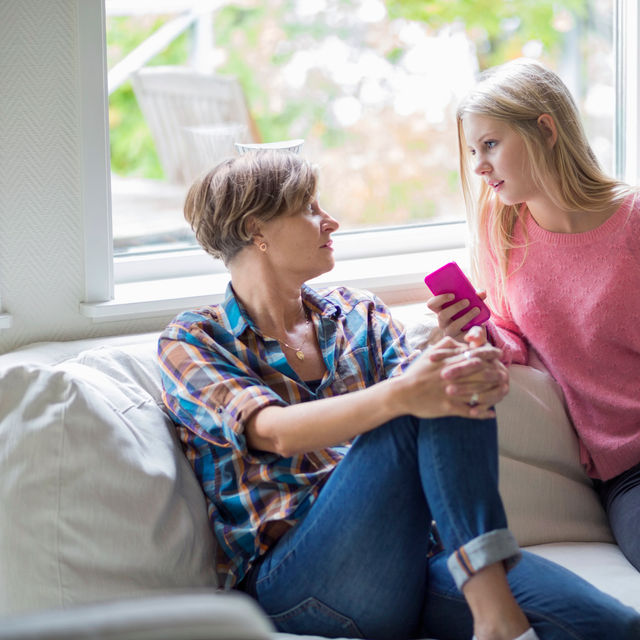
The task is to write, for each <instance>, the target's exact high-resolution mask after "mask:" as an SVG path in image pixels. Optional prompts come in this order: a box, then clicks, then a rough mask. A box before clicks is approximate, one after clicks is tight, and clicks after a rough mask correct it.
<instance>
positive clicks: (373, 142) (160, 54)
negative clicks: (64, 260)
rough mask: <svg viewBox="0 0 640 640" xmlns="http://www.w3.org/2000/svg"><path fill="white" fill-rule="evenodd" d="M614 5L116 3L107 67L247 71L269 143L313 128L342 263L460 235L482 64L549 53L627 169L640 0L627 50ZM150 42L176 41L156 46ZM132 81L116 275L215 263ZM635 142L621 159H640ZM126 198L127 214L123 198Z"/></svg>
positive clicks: (629, 24)
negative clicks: (466, 148) (168, 175)
mask: <svg viewBox="0 0 640 640" xmlns="http://www.w3.org/2000/svg"><path fill="white" fill-rule="evenodd" d="M95 1H97V0H95ZM615 4H616V3H615V2H614V0H588V1H587V0H585V1H579V0H564V1H553V2H552V1H551V0H549V1H541V2H538V3H530V2H526V1H524V0H522V1H517V0H509V1H505V2H495V3H493V4H492V12H491V15H488V16H487V15H477V11H476V13H475V14H474V13H473V6H474V5H476V6H478V5H479V3H462V2H460V3H456V2H450V1H447V2H445V1H444V0H443V1H442V2H438V1H435V0H434V2H430V3H428V7H429V9H425V7H427V5H426V4H425V3H422V2H418V1H417V0H416V1H414V0H387V2H386V3H384V4H383V3H382V2H380V1H379V0H317V1H313V2H312V1H310V0H268V1H260V2H258V1H257V0H245V1H243V2H242V3H234V2H231V1H229V2H225V1H222V2H217V3H213V2H196V1H195V0H194V1H191V2H187V1H186V0H185V1H184V2H178V1H171V0H156V1H155V2H153V3H151V2H136V3H124V2H122V1H117V0H106V12H107V16H106V27H105V28H106V31H107V33H108V34H109V38H108V41H109V47H110V50H109V51H110V55H109V58H110V60H109V66H110V77H113V72H114V70H115V69H117V68H118V67H119V68H120V71H122V69H123V62H125V63H126V64H125V65H124V66H125V67H126V66H127V64H128V65H129V66H130V70H131V71H133V70H135V69H136V68H138V67H140V66H154V65H167V64H179V65H194V66H196V67H200V68H201V67H202V66H203V65H204V66H205V67H207V65H208V69H209V70H215V72H216V73H224V74H226V75H233V76H235V77H237V78H239V79H240V81H241V85H242V87H243V89H244V92H245V95H246V97H247V101H248V103H249V106H250V108H251V112H252V114H253V117H254V119H255V121H256V124H257V127H258V129H259V130H260V132H261V134H262V138H263V140H265V141H268V140H274V139H283V138H297V137H302V138H305V140H306V143H305V150H306V152H307V153H308V154H309V155H310V156H311V157H313V159H314V160H315V161H317V162H318V163H319V164H320V166H321V171H322V183H321V189H322V194H321V195H322V200H323V203H324V204H325V206H326V207H327V208H328V209H330V210H331V211H332V212H334V213H335V214H336V215H337V216H338V217H339V218H340V219H341V222H342V228H343V230H344V232H343V235H342V236H341V238H339V239H338V242H337V243H336V244H338V245H339V247H340V246H341V247H343V248H344V249H343V251H342V254H341V253H340V251H338V257H339V258H341V257H342V258H344V257H349V256H353V255H355V256H356V257H357V256H358V255H360V256H361V257H362V256H364V255H370V254H372V253H373V254H375V253H382V254H385V253H386V254H389V255H393V254H398V253H402V254H406V253H410V252H418V251H421V252H424V251H425V250H429V249H431V248H436V249H438V248H440V249H443V250H448V249H450V248H452V247H454V246H458V247H461V246H462V245H463V243H464V225H463V224H461V223H460V222H455V221H456V220H458V221H459V220H461V219H462V216H463V213H462V203H461V201H460V196H459V186H458V176H457V158H456V151H455V132H454V129H453V111H454V107H455V103H456V101H457V98H458V97H459V96H460V94H461V93H463V92H464V91H465V90H466V88H467V87H468V86H470V84H471V82H472V81H473V75H474V72H475V71H476V67H480V68H484V67H486V66H491V65H493V64H496V63H499V62H501V61H503V60H505V59H508V58H511V57H516V56H519V55H528V56H531V57H538V58H540V59H542V60H543V61H544V62H546V63H547V64H549V65H550V66H552V67H553V68H555V69H556V70H557V71H558V72H559V73H560V74H561V75H562V76H563V78H564V79H565V81H566V82H567V84H568V85H569V86H570V87H571V88H572V90H573V93H574V95H575V96H576V97H577V98H578V101H579V103H580V107H581V110H582V113H583V116H584V117H585V121H586V125H587V128H588V130H589V136H590V140H591V141H592V143H593V146H594V149H595V151H596V153H597V154H598V156H599V158H600V160H601V162H602V164H603V165H604V166H605V168H606V169H607V170H609V171H612V170H613V169H614V167H615V168H616V169H619V168H620V167H622V164H621V160H620V157H619V156H616V153H618V154H619V153H620V149H619V147H620V146H619V145H618V147H617V148H616V146H615V145H614V135H613V132H614V117H615V118H617V130H618V132H620V131H621V130H622V128H623V126H624V127H627V126H628V122H629V120H630V119H631V120H632V121H634V119H635V117H636V111H637V110H636V108H635V106H634V103H633V98H634V97H635V98H636V99H637V96H635V94H633V91H630V90H629V82H628V78H630V77H633V78H635V73H636V65H637V62H636V60H637V56H636V58H634V57H633V55H629V54H628V51H629V47H630V46H633V45H632V44H631V45H630V43H633V42H635V41H636V34H637V8H636V7H637V2H619V3H618V4H619V5H621V6H622V7H623V10H624V12H625V15H626V16H627V18H626V19H625V21H623V24H622V26H621V24H618V25H617V30H616V39H617V44H618V49H617V52H616V50H614V27H615V26H616V24H615V21H614V16H615V6H614V5H615ZM205 5H206V7H205ZM480 6H482V5H480ZM207 7H208V8H209V9H211V8H212V7H215V9H214V10H212V13H211V27H210V28H208V27H203V23H202V21H201V20H197V19H195V18H194V16H199V17H202V15H204V14H202V13H199V11H202V10H203V8H207ZM431 10H433V11H432V12H431V13H429V11H431ZM463 10H464V11H466V13H465V12H463ZM133 11H135V12H136V13H135V14H134V13H133ZM145 11H146V14H145ZM634 11H635V13H634ZM421 12H422V13H421ZM485 13H486V12H485ZM620 15H621V11H619V12H618V16H620ZM634 20H635V22H634ZM114 25H117V29H119V33H120V35H119V36H118V37H115V36H114V34H115V33H116V31H117V29H116V28H115V27H114ZM114 29H116V30H115V31H114ZM197 33H200V34H201V36H200V39H198V37H197V36H196V35H195V34H197ZM158 34H160V35H158ZM172 34H173V35H172ZM202 34H205V35H202ZM149 36H152V37H156V43H157V42H159V41H160V40H162V39H163V38H164V39H165V40H166V45H165V46H164V47H163V48H161V49H160V50H159V51H155V52H153V53H152V54H149V52H148V51H145V50H144V48H145V44H144V43H145V42H147V43H148V37H149ZM211 41H213V47H212V48H211V47H210V48H209V49H206V47H204V48H203V42H204V44H205V45H207V42H209V43H210V42H211ZM198 42H199V43H200V44H199V45H198V46H196V45H197V43H198ZM116 43H117V47H116V49H117V50H116V49H114V48H113V47H115V46H116ZM207 46H209V45H207ZM203 51H205V53H203ZM623 53H624V54H625V55H624V59H623V55H622V54H623ZM134 54H135V55H134ZM616 54H617V57H616ZM136 56H137V60H138V64H137V66H136V64H131V63H132V58H136ZM616 60H618V66H617V67H616ZM133 62H135V60H133ZM263 62H266V63H267V65H268V66H267V68H266V69H267V70H265V69H264V68H260V64H261V63H263ZM325 63H327V64H325ZM125 70H126V69H125ZM616 74H617V78H616ZM621 74H626V75H625V76H624V77H625V78H626V80H625V82H622V80H621V78H622V76H621ZM121 80H122V82H121V84H120V86H119V88H118V89H116V90H115V91H113V92H112V94H111V97H110V105H109V114H110V117H111V141H112V176H113V180H112V190H113V200H114V207H113V221H114V225H113V236H114V247H115V256H116V257H115V278H116V282H133V281H137V280H143V279H153V278H161V277H169V276H175V277H181V276H184V275H188V274H194V273H195V274H197V273H203V272H210V271H211V270H212V267H211V262H212V261H211V259H210V258H208V257H207V256H204V257H203V254H202V252H199V251H198V250H195V249H191V248H189V246H190V242H191V239H190V237H189V232H188V231H187V230H186V229H185V224H184V222H183V220H182V215H181V211H180V209H181V204H182V198H183V195H184V190H185V185H184V184H183V185H176V184H172V183H171V182H170V181H168V180H166V179H165V178H164V171H165V170H164V169H163V167H162V165H161V163H160V161H159V159H158V156H157V155H155V157H154V154H155V152H154V150H153V138H152V136H151V133H150V131H149V130H148V129H147V130H145V127H146V126H147V125H146V124H145V122H144V118H143V117H142V114H141V113H140V112H138V115H137V116H136V117H137V120H138V122H137V124H136V125H135V127H133V128H130V129H129V130H128V131H127V127H132V124H131V122H130V121H128V118H129V117H130V114H131V113H134V112H135V111H136V109H137V104H136V100H135V96H134V93H133V90H132V89H131V86H130V84H129V78H128V77H127V74H126V73H124V74H121ZM614 81H616V83H617V86H618V88H619V87H621V86H623V85H624V86H626V87H627V92H626V94H625V96H624V97H622V96H617V100H618V104H619V105H620V104H621V101H622V100H624V101H626V102H624V104H625V105H626V106H625V108H624V109H622V108H618V109H615V100H614V86H616V84H615V83H614ZM634 86H635V87H637V83H636V84H635V85H634ZM434 88H436V89H437V90H435V89H434ZM427 89H429V90H427ZM118 93H119V95H120V97H118ZM636 93H637V91H636ZM127 104H128V105H129V108H128V109H126V108H123V105H125V106H126V105H127ZM120 127H123V128H122V129H120ZM618 137H619V138H620V136H618ZM122 141H125V142H126V145H125V146H126V148H127V151H126V153H124V152H123V151H122ZM626 142H627V148H626V150H625V151H624V157H625V158H635V156H634V155H633V149H631V144H632V143H631V142H630V141H629V139H628V138H627V139H626ZM133 151H136V153H133ZM138 151H139V153H138ZM123 153H124V155H123V156H122V155H121V157H116V155H117V154H123ZM635 153H636V155H637V151H636V152H635ZM127 154H129V155H127ZM123 157H124V159H125V161H124V162H122V158H123ZM633 162H635V160H633ZM631 164H632V162H630V161H629V160H627V163H626V166H627V170H628V169H629V167H630V166H631ZM144 184H147V185H149V184H150V185H151V187H152V190H151V194H152V196H153V199H154V200H153V202H152V204H151V207H150V208H149V209H147V213H146V214H143V212H144V211H145V206H143V205H142V202H143V201H142V200H140V198H142V196H143V195H144V192H145V190H144V189H142V190H137V186H139V185H144ZM147 193H148V192H147ZM127 200H128V202H129V203H130V204H129V208H126V207H125V208H121V204H122V203H123V202H127ZM131 203H132V204H133V206H130V205H131ZM141 214H142V215H141ZM145 215H146V218H145ZM426 224H430V225H435V226H425V225H426ZM381 225H385V231H384V232H382V233H380V232H379V231H376V229H377V228H380V226H381ZM388 225H391V226H392V227H393V231H390V230H389V227H388ZM362 233H366V234H367V236H366V241H363V236H362V235H360V234H362ZM354 239H355V240H356V242H353V240H354ZM354 246H355V247H356V253H355V254H352V253H351V254H350V253H349V252H350V251H352V250H353V247H354ZM358 251H359V252H360V253H358Z"/></svg>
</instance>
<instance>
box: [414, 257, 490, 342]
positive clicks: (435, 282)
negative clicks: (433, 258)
mask: <svg viewBox="0 0 640 640" xmlns="http://www.w3.org/2000/svg"><path fill="white" fill-rule="evenodd" d="M424 282H425V284H426V285H427V287H429V289H430V290H431V293H433V295H434V296H439V295H440V294H442V293H453V294H455V296H456V297H455V299H454V300H452V301H451V302H447V304H445V305H444V307H448V306H449V305H452V304H455V303H456V302H458V300H463V299H465V298H466V299H467V300H468V301H469V303H470V304H469V306H468V307H466V309H463V310H462V311H460V313H456V315H455V316H453V318H452V319H453V320H456V319H457V318H460V317H461V316H463V315H464V314H465V313H467V312H468V311H469V310H470V309H472V308H473V307H478V308H479V309H480V313H479V314H478V315H477V316H476V317H475V318H474V319H473V320H471V322H467V324H466V325H465V326H464V327H462V330H463V331H467V330H468V329H470V328H471V327H473V326H474V325H482V324H484V323H485V322H486V321H487V320H488V319H489V318H490V317H491V312H490V311H489V307H487V305H486V304H485V303H484V302H483V301H482V300H481V299H480V298H479V297H478V294H477V293H476V290H475V288H474V287H473V285H472V284H471V282H469V279H468V278H467V276H465V275H464V273H463V271H462V269H461V268H460V267H459V266H458V265H457V264H456V263H455V262H447V264H445V265H444V266H443V267H440V268H439V269H436V270H435V271H434V272H433V273H430V274H429V275H428V276H426V277H425V279H424ZM444 307H443V308H444Z"/></svg>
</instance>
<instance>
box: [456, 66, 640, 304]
mask: <svg viewBox="0 0 640 640" xmlns="http://www.w3.org/2000/svg"><path fill="white" fill-rule="evenodd" d="M468 113H474V114H477V115H481V116H485V117H489V118H494V119H497V120H501V121H503V122H506V123H508V125H509V126H510V127H511V128H512V129H513V130H514V131H516V132H517V133H518V134H519V135H520V136H521V138H522V141H523V143H524V145H525V149H526V152H527V154H528V156H529V163H530V166H531V171H532V178H533V180H534V182H535V184H536V185H537V186H538V187H539V188H540V189H544V190H545V191H546V192H547V193H548V194H549V196H550V197H551V199H552V201H553V202H554V204H556V205H557V206H558V207H560V208H562V209H565V210H571V211H585V212H604V211H606V210H608V209H609V208H610V207H611V205H612V203H613V202H614V201H615V200H616V199H618V198H620V197H621V196H622V195H623V194H624V193H625V192H627V191H629V187H628V186H626V185H624V184H623V183H621V182H619V181H617V180H614V179H612V178H610V177H608V176H607V175H606V174H605V173H604V172H603V171H602V169H601V168H600V165H599V164H598V161H597V159H596V156H595V154H594V153H593V151H592V149H591V147H590V146H589V142H588V141H587V137H586V135H585V132H584V129H583V126H582V123H581V120H580V114H579V111H578V108H577V106H576V104H575V102H574V100H573V98H572V96H571V94H570V92H569V90H568V89H567V87H566V85H565V84H564V83H563V82H562V80H561V79H560V77H559V76H558V75H557V74H555V73H554V72H553V71H550V70H549V69H547V68H546V67H544V66H543V65H542V64H540V63H538V62H536V61H533V60H526V59H522V58H521V59H518V60H513V61H511V62H507V63H505V64H503V65H500V66H497V67H493V68H491V69H489V70H487V71H485V72H484V73H482V74H481V76H480V78H479V82H478V84H477V85H476V86H475V88H474V89H473V90H472V91H471V92H470V93H469V94H468V95H467V96H466V97H465V98H464V99H463V100H462V102H461V103H460V105H459V106H458V110H457V113H456V118H457V125H458V147H459V149H458V150H459V155H460V176H461V179H462V190H463V194H464V199H465V204H466V208H467V216H468V218H469V227H470V236H471V251H472V264H473V271H474V274H475V276H476V277H477V278H478V279H479V282H480V284H481V285H482V286H485V287H486V286H487V285H488V284H489V283H488V282H483V276H482V274H483V272H484V273H491V271H490V270H487V266H488V261H490V262H491V264H492V265H493V273H492V275H493V277H494V279H495V282H496V286H495V292H496V295H497V300H492V301H491V302H492V303H493V306H494V307H495V305H496V303H498V305H499V306H501V305H502V304H503V303H504V291H505V286H506V281H507V278H508V276H509V274H510V272H511V273H512V272H513V269H514V266H513V265H511V266H510V265H509V252H510V250H511V249H513V248H515V244H514V227H515V224H516V221H517V219H518V216H519V215H521V214H522V213H524V212H525V211H526V206H524V203H521V204H519V205H504V204H502V203H501V202H500V201H499V199H498V198H497V196H496V195H495V193H493V191H492V189H491V187H489V185H487V184H485V183H484V182H482V184H481V185H480V186H479V187H478V186H477V181H476V180H475V178H474V172H473V167H472V166H471V156H470V154H469V150H468V148H467V143H466V140H465V137H464V129H463V126H462V120H463V118H464V116H465V114H468ZM542 114H548V115H550V116H551V117H552V118H553V120H554V122H555V125H556V129H557V135H558V137H557V141H556V143H555V144H554V145H553V147H552V148H551V149H550V148H549V147H548V145H547V137H546V136H545V135H544V132H543V131H542V130H541V128H540V126H539V125H538V118H539V117H540V116H541V115H542ZM481 265H482V268H481ZM515 268H517V266H515Z"/></svg>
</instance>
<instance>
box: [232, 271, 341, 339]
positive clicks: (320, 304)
mask: <svg viewBox="0 0 640 640" xmlns="http://www.w3.org/2000/svg"><path fill="white" fill-rule="evenodd" d="M301 294H302V300H303V302H304V304H305V306H307V307H308V308H309V309H310V310H311V311H312V312H314V313H317V314H319V315H321V316H323V317H326V318H331V319H336V318H338V317H339V316H340V315H341V314H342V309H341V308H340V307H339V306H337V305H335V304H334V303H333V302H331V301H330V300H329V299H327V298H325V297H324V296H322V295H321V294H320V293H318V292H317V291H316V290H315V289H312V288H311V287H310V286H309V285H306V284H303V285H302V290H301ZM222 308H223V310H224V312H225V315H226V317H227V321H228V322H229V330H230V331H231V333H233V335H234V336H235V337H236V338H237V337H238V336H240V335H242V333H244V331H245V330H246V329H247V327H248V328H250V329H251V330H252V331H253V332H254V333H258V334H260V335H262V334H261V333H260V330H259V329H258V327H257V326H256V325H255V324H254V322H253V320H252V319H251V317H250V316H249V314H248V313H247V310H246V309H245V307H244V305H243V304H242V303H241V302H240V300H238V298H237V297H236V294H235V291H234V290H233V287H232V286H231V282H229V284H228V285H227V290H226V292H225V297H224V301H223V302H222Z"/></svg>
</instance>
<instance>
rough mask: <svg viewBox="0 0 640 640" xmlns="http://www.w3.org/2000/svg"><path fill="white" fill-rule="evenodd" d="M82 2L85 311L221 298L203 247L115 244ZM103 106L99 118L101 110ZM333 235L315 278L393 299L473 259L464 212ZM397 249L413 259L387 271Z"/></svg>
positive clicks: (626, 123)
mask: <svg viewBox="0 0 640 640" xmlns="http://www.w3.org/2000/svg"><path fill="white" fill-rule="evenodd" d="M77 4H78V34H79V35H78V46H79V60H80V81H81V85H82V95H81V102H82V107H81V109H82V124H81V126H82V145H81V146H82V160H83V167H84V170H83V209H84V220H85V235H84V241H85V247H84V248H85V299H84V301H83V302H81V303H80V311H81V313H82V314H83V315H86V316H88V317H91V318H93V320H94V321H96V322H98V321H105V320H114V319H121V318H135V317H145V316H151V315H159V314H161V313H169V312H172V311H178V310H181V309H183V308H185V307H187V306H190V305H193V304H200V303H203V304H204V303H207V302H208V303H211V302H215V301H216V300H217V299H220V298H221V297H222V296H223V294H224V285H225V284H226V281H227V279H228V276H227V272H226V269H225V268H224V265H223V264H222V263H221V262H220V261H215V260H213V259H212V258H211V257H209V256H207V254H205V253H204V252H203V251H202V250H200V249H191V250H184V251H175V252H166V253H150V254H148V255H141V256H114V254H113V231H112V227H111V224H112V223H111V178H110V162H109V131H108V90H107V63H106V33H105V23H106V14H105V0H78V2H77ZM639 5H640V0H632V1H625V0H616V9H615V11H616V19H615V25H616V27H615V34H614V38H615V41H614V50H615V59H616V107H615V113H616V117H615V133H614V144H615V154H616V156H615V157H616V166H615V170H616V174H617V175H618V177H620V178H622V179H624V180H625V181H627V182H629V183H631V184H633V183H636V182H637V180H638V169H639V167H640V156H639V153H640V145H639V144H638V140H637V138H638V136H637V133H638V131H639V127H638V120H639V117H640V114H639V109H638V107H639V105H640V80H639V78H638V71H639V65H638V43H637V34H639V33H640V11H639ZM100 115H102V118H100V117H97V116H100ZM630 131H631V132H633V136H630V135H629V132H630ZM382 234H384V240H383V239H382ZM334 237H335V245H336V262H337V264H336V269H335V270H334V272H332V275H330V276H328V277H324V278H320V279H319V280H318V282H320V283H330V282H333V281H334V280H338V278H339V280H338V281H340V282H341V283H343V284H348V285H353V286H365V287H366V288H369V289H372V290H373V291H374V292H376V293H378V294H381V295H382V294H383V293H385V294H386V295H387V299H388V300H393V299H400V300H406V299H407V297H411V296H413V297H414V299H416V300H417V299H420V297H421V294H423V292H424V285H422V276H423V275H424V274H425V273H427V272H428V270H429V269H430V267H431V266H434V267H435V266H437V264H438V263H437V262H436V261H442V259H443V258H445V257H446V259H458V260H460V261H462V262H463V263H466V259H467V258H466V251H465V244H466V229H465V225H464V224H463V223H461V222H459V221H454V222H444V223H435V224H425V225H414V226H407V227H395V228H386V229H376V230H362V231H350V232H345V233H341V234H336V236H334ZM397 258H400V260H397ZM394 259H396V260H395V262H396V263H397V262H401V263H402V265H403V266H405V267H406V268H405V269H404V270H402V271H398V270H397V269H394V268H392V269H391V271H390V266H392V267H393V266H394ZM391 278H395V284H394V282H392V281H391V280H390V279H391ZM159 283H160V284H159ZM411 283H413V284H411ZM416 283H417V284H416Z"/></svg>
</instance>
